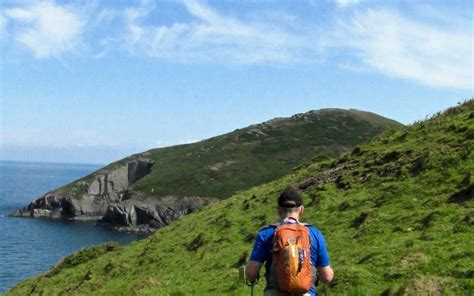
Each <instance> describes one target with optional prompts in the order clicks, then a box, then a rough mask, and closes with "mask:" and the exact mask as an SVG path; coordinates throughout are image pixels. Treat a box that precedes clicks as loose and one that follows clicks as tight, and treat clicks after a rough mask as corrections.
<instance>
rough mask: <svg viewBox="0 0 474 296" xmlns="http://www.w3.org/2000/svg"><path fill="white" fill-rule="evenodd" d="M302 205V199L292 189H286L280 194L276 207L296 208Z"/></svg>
mask: <svg viewBox="0 0 474 296" xmlns="http://www.w3.org/2000/svg"><path fill="white" fill-rule="evenodd" d="M302 205H303V199H302V198H301V195H300V194H299V192H298V191H297V190H296V189H294V188H288V189H286V190H285V191H283V192H282V194H280V197H279V198H278V206H280V207H281V208H298V207H301V206H302Z"/></svg>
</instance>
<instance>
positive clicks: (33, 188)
mask: <svg viewBox="0 0 474 296" xmlns="http://www.w3.org/2000/svg"><path fill="white" fill-rule="evenodd" d="M101 166H102V165H93V164H71V163H45V162H23V161H1V160H0V294H1V293H2V292H3V291H5V290H8V289H9V288H11V287H13V286H14V285H15V284H16V283H18V282H20V281H21V280H24V279H26V278H30V277H32V276H35V275H37V274H39V273H41V272H44V271H46V270H48V269H49V268H50V267H52V266H54V265H55V264H56V263H57V262H58V261H59V260H60V259H61V258H63V257H64V256H67V255H69V254H71V253H72V252H75V251H78V250H80V249H81V248H84V247H88V246H93V245H97V244H100V243H103V242H108V241H116V242H118V243H119V244H121V245H126V244H129V243H130V242H132V241H135V240H139V239H142V238H144V236H141V235H137V234H125V233H120V232H117V231H114V230H110V229H106V228H103V227H100V226H96V225H95V224H94V223H93V222H79V221H59V220H50V219H44V218H42V219H41V218H39V219H32V218H14V217H8V214H9V213H10V212H12V211H13V210H15V209H17V208H20V207H24V206H26V205H27V204H28V203H30V202H31V201H32V200H34V199H35V198H37V197H39V196H40V195H42V194H43V193H46V192H48V191H50V190H53V189H55V188H58V187H60V186H63V185H66V184H67V183H69V182H71V181H73V180H76V179H78V178H80V177H83V176H86V175H88V174H90V173H91V172H93V171H95V170H97V169H98V168H100V167H101Z"/></svg>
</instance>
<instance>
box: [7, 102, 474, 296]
mask: <svg viewBox="0 0 474 296" xmlns="http://www.w3.org/2000/svg"><path fill="white" fill-rule="evenodd" d="M473 147H474V101H472V100H471V101H468V102H466V103H465V104H463V105H461V106H458V107H456V108H453V109H449V110H447V111H445V112H444V113H443V114H440V115H437V116H436V117H434V118H432V119H430V120H427V121H424V122H419V123H416V124H414V125H412V126H409V127H406V128H404V129H401V130H397V131H391V132H386V133H385V134H384V135H382V136H379V137H377V138H376V139H374V140H373V141H371V142H370V143H367V144H364V145H361V146H359V147H357V148H355V149H354V150H353V151H352V152H349V153H347V154H345V155H343V156H341V157H340V158H338V159H337V160H335V161H331V160H323V161H316V162H312V163H309V164H308V165H306V166H302V167H300V168H299V169H298V170H295V171H294V172H293V173H291V174H289V175H287V176H285V177H282V178H280V179H278V180H275V181H272V182H270V183H267V184H263V185H260V186H257V187H253V188H251V189H249V190H247V191H242V192H238V193H236V194H235V195H233V196H232V197H230V198H228V199H225V200H222V201H220V202H218V203H216V204H213V205H211V206H208V207H206V208H204V209H202V210H201V211H199V212H196V213H193V214H191V215H188V216H186V217H184V218H182V219H180V220H178V221H176V222H174V223H173V224H171V225H170V226H167V227H165V228H162V229H160V230H159V231H157V232H156V233H155V234H154V235H152V236H150V237H149V238H147V239H144V240H142V241H138V242H134V243H132V244H130V245H129V246H126V247H121V248H118V249H116V248H109V251H104V250H107V248H106V247H98V248H96V249H94V250H93V251H88V250H89V249H86V250H83V251H82V253H83V254H82V253H79V255H78V254H75V255H72V257H67V258H66V259H64V260H63V262H72V263H68V264H63V263H59V265H58V267H55V268H53V269H52V271H49V272H46V273H44V274H42V275H40V276H38V277H36V278H33V279H29V280H27V281H24V282H22V283H20V284H18V285H17V286H16V287H15V288H14V289H12V290H10V291H8V292H7V293H6V294H7V295H28V294H36V295H40V294H42V295H57V294H72V295H79V294H80V295H93V294H106V295H248V293H249V290H248V287H247V286H245V285H244V284H243V283H241V282H240V281H239V279H238V266H239V265H240V264H241V263H242V262H243V261H245V259H247V256H248V254H249V252H250V251H251V248H252V243H253V238H254V235H255V233H256V232H257V231H258V229H259V228H260V227H262V226H264V225H266V224H269V223H272V222H274V220H275V204H276V197H277V196H278V194H279V193H280V192H281V191H282V190H284V189H285V188H286V187H287V186H289V185H292V186H298V185H299V186H302V184H303V183H306V184H312V185H311V186H309V187H306V188H305V189H304V190H303V197H304V199H305V204H306V207H305V217H304V219H303V220H304V222H309V223H311V224H313V225H314V226H316V227H318V228H319V229H321V230H322V232H323V233H324V235H325V237H326V241H327V246H328V250H329V254H330V257H331V264H332V266H333V268H334V270H335V274H336V277H335V280H334V282H333V283H331V284H330V285H328V286H320V287H319V288H318V289H319V291H320V292H321V291H323V290H324V289H325V290H327V291H328V292H329V293H330V294H332V295H473V294H474V280H473V277H474V264H473V263H474V262H473V259H472V258H473V255H474V254H473V251H472V247H471V244H472V241H473V239H474V233H473V231H472V227H473V223H474V222H473V221H474V209H473V193H472V187H473V182H472V181H473V180H472V179H473V177H472V173H473V172H474V152H473ZM308 180H313V181H312V182H308ZM469 188H470V189H471V191H469ZM68 258H70V259H68ZM80 258H84V259H83V261H82V262H81V261H80V260H79V259H80ZM61 264H63V265H62V266H61ZM263 285H264V280H262V282H261V283H259V284H258V286H257V287H256V289H257V290H261V289H263Z"/></svg>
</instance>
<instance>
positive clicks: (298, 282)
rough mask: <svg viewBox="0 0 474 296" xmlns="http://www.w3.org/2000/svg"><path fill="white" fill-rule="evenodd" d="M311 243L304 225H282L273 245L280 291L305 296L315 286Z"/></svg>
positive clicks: (275, 276)
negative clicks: (311, 262)
mask: <svg viewBox="0 0 474 296" xmlns="http://www.w3.org/2000/svg"><path fill="white" fill-rule="evenodd" d="M310 248H311V243H310V238H309V230H308V227H306V226H305V225H304V224H300V223H298V224H280V225H278V227H277V229H276V230H275V235H274V237H273V244H272V267H271V269H272V271H273V273H274V279H275V281H276V286H277V287H278V290H280V291H284V292H288V293H296V294H304V293H307V292H308V291H309V289H311V287H312V286H313V281H312V276H311V265H310V260H311V255H310V254H311V253H310Z"/></svg>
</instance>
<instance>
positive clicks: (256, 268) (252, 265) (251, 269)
mask: <svg viewBox="0 0 474 296" xmlns="http://www.w3.org/2000/svg"><path fill="white" fill-rule="evenodd" d="M260 267H262V263H261V262H258V261H253V260H250V261H249V262H247V266H246V267H245V275H246V276H247V280H248V281H249V282H251V283H252V282H255V280H256V279H257V278H258V274H259V273H260Z"/></svg>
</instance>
